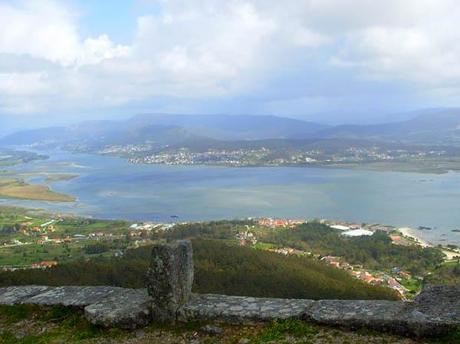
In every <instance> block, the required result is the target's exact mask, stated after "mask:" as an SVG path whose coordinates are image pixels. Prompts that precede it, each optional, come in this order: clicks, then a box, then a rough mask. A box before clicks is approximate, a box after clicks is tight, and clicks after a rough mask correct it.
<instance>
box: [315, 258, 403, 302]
mask: <svg viewBox="0 0 460 344" xmlns="http://www.w3.org/2000/svg"><path fill="white" fill-rule="evenodd" d="M321 261H323V262H325V263H327V264H329V265H330V266H333V267H335V268H337V269H342V270H346V271H348V272H349V273H350V275H352V276H353V277H355V278H357V279H359V280H361V281H363V282H366V283H369V284H373V285H385V286H387V287H389V288H391V289H393V290H396V291H397V292H398V293H399V294H400V295H401V297H404V296H405V295H406V293H407V292H408V290H407V289H406V288H405V287H404V286H403V285H402V284H401V283H400V282H399V281H398V280H397V279H396V278H395V277H392V276H389V275H387V274H385V273H378V274H371V273H370V272H368V271H365V270H363V267H362V266H352V265H351V264H349V263H347V262H345V261H343V259H342V258H340V257H334V256H325V257H322V258H321ZM392 273H393V274H395V275H397V276H398V278H401V279H410V278H412V276H411V274H410V273H408V272H406V271H403V270H401V269H400V268H398V267H395V268H393V269H392Z"/></svg>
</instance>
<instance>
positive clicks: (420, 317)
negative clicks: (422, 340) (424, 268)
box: [403, 285, 460, 336]
mask: <svg viewBox="0 0 460 344" xmlns="http://www.w3.org/2000/svg"><path fill="white" fill-rule="evenodd" d="M403 322H404V323H405V326H406V328H407V329H408V330H409V332H410V333H411V334H414V335H418V336H434V335H439V334H442V333H445V332H447V331H449V330H451V329H454V328H457V327H460V285H453V286H427V287H425V288H424V289H423V291H422V292H421V293H420V294H419V295H418V296H417V297H416V298H415V300H414V302H413V303H412V304H408V306H407V309H406V312H405V313H404V314H403Z"/></svg>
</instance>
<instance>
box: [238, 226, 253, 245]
mask: <svg viewBox="0 0 460 344" xmlns="http://www.w3.org/2000/svg"><path fill="white" fill-rule="evenodd" d="M236 238H237V239H238V240H239V242H240V246H246V245H247V244H248V243H251V244H252V245H255V244H257V238H256V235H255V234H254V233H252V232H250V231H249V230H247V231H244V232H239V233H238V234H236Z"/></svg>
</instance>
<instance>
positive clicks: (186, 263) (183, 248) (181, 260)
mask: <svg viewBox="0 0 460 344" xmlns="http://www.w3.org/2000/svg"><path fill="white" fill-rule="evenodd" d="M192 283H193V260H192V244H191V242H190V241H188V240H179V241H176V242H173V243H167V244H157V245H155V246H154V247H153V249H152V257H151V261H150V268H149V270H148V272H147V290H148V293H149V295H150V296H151V297H152V316H153V320H155V321H159V322H174V321H175V320H176V318H177V314H178V310H179V308H180V307H182V306H183V305H185V304H186V303H187V302H188V301H189V299H190V296H191V293H192Z"/></svg>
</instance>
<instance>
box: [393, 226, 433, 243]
mask: <svg viewBox="0 0 460 344" xmlns="http://www.w3.org/2000/svg"><path fill="white" fill-rule="evenodd" d="M398 231H399V232H400V233H401V234H402V235H403V236H405V237H408V238H411V239H413V240H415V241H416V242H418V244H419V245H420V246H422V247H432V246H433V245H432V244H430V243H428V242H426V241H425V240H423V239H422V238H420V237H419V236H417V235H416V234H415V233H416V232H415V230H414V229H413V228H410V227H401V228H398Z"/></svg>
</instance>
